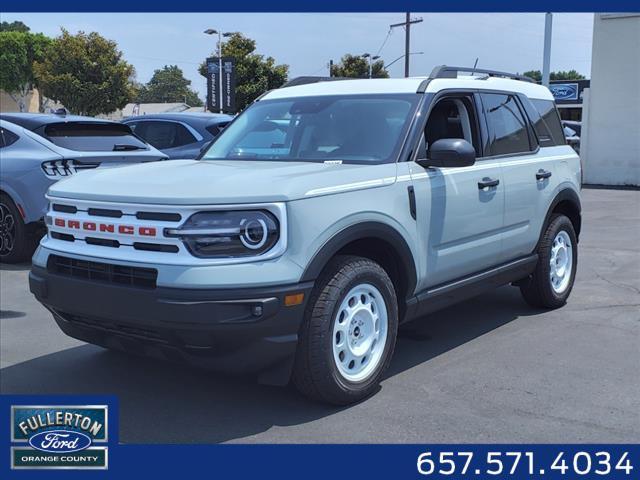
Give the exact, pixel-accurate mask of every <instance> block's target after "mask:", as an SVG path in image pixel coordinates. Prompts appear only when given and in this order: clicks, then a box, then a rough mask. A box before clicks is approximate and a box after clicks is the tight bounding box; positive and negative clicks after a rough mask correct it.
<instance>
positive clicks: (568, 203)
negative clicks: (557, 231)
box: [536, 188, 582, 249]
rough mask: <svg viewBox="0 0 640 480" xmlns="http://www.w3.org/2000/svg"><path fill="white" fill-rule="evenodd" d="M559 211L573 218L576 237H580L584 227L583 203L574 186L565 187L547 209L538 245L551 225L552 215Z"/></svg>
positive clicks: (572, 222)
mask: <svg viewBox="0 0 640 480" xmlns="http://www.w3.org/2000/svg"><path fill="white" fill-rule="evenodd" d="M557 213H560V214H562V215H565V216H566V217H568V218H569V220H571V224H572V225H573V229H574V230H575V232H576V237H577V238H578V239H579V238H580V230H581V229H582V204H581V203H580V197H579V196H578V194H577V193H576V191H575V190H573V189H572V188H565V189H563V190H560V192H558V194H557V195H556V196H555V197H554V199H553V200H552V202H551V204H550V205H549V208H548V209H547V214H546V216H545V219H544V223H543V224H542V229H541V231H540V235H539V237H538V245H539V244H540V240H541V239H542V235H544V231H545V228H546V227H547V225H549V221H550V219H551V217H552V215H554V214H557ZM536 249H537V245H536Z"/></svg>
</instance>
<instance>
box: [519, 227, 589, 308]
mask: <svg viewBox="0 0 640 480" xmlns="http://www.w3.org/2000/svg"><path fill="white" fill-rule="evenodd" d="M537 252H538V264H537V265H536V269H535V271H534V272H533V275H532V276H531V278H530V279H529V280H528V281H526V282H524V283H523V284H522V285H521V286H520V292H521V293H522V296H523V297H524V299H525V301H526V302H527V303H528V304H529V305H531V306H532V307H536V308H559V307H562V306H563V305H564V304H565V303H567V298H569V294H570V293H571V289H572V288H573V282H574V280H575V276H576V268H577V266H578V239H577V237H576V232H575V230H574V228H573V224H572V223H571V220H569V219H568V218H567V217H566V216H564V215H554V216H552V217H551V220H550V221H549V224H548V225H547V227H546V230H545V232H544V234H543V236H542V240H541V241H540V244H539V246H538V251H537Z"/></svg>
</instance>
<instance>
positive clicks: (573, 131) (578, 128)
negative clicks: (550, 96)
mask: <svg viewBox="0 0 640 480" xmlns="http://www.w3.org/2000/svg"><path fill="white" fill-rule="evenodd" d="M562 130H563V131H564V136H565V138H566V139H567V143H568V144H569V145H571V147H572V148H573V149H574V150H575V151H576V152H577V153H580V136H581V135H582V122H576V121H573V120H562Z"/></svg>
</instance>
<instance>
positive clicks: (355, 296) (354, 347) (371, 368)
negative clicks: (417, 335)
mask: <svg viewBox="0 0 640 480" xmlns="http://www.w3.org/2000/svg"><path fill="white" fill-rule="evenodd" d="M388 324H389V319H388V312H387V305H386V304H385V301H384V297H383V296H382V294H381V293H380V291H379V290H378V289H377V288H376V287H374V286H373V285H371V284H369V283H363V284H360V285H356V286H355V287H353V288H352V289H351V290H350V291H349V292H348V293H347V295H346V296H345V297H344V300H343V301H342V303H341V304H340V307H339V308H338V310H337V313H336V316H335V318H334V321H333V340H332V344H333V359H334V361H335V365H336V368H337V369H338V372H339V373H340V375H341V376H342V377H343V378H344V379H345V380H348V381H350V382H362V381H364V380H366V379H367V378H369V377H370V376H371V375H372V374H373V373H374V372H375V371H376V370H377V368H378V366H379V365H380V362H381V361H382V359H383V353H384V348H385V344H386V342H387V332H388Z"/></svg>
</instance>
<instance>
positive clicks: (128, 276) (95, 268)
mask: <svg viewBox="0 0 640 480" xmlns="http://www.w3.org/2000/svg"><path fill="white" fill-rule="evenodd" d="M47 269H48V270H49V272H51V273H56V274H58V275H63V276H67V277H74V278H83V279H87V280H92V281H97V282H104V283H114V284H118V285H128V286H132V287H141V288H156V281H157V278H158V271H157V270H156V269H155V268H140V267H128V266H124V265H112V264H110V263H102V262H91V261H87V260H78V259H76V258H69V257H61V256H59V255H51V256H49V261H48V263H47Z"/></svg>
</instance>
